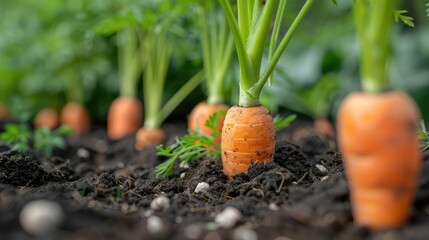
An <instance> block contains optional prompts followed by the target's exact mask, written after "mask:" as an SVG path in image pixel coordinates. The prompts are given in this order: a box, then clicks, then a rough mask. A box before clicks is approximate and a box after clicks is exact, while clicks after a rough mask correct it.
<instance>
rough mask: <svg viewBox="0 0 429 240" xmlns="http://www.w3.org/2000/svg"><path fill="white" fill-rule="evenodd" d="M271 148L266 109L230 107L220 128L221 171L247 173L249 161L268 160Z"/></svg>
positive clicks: (272, 134)
mask: <svg viewBox="0 0 429 240" xmlns="http://www.w3.org/2000/svg"><path fill="white" fill-rule="evenodd" d="M274 147H275V132H274V123H273V119H272V117H271V115H270V112H269V111H268V109H266V108H265V107H263V106H257V107H246V108H244V107H238V106H233V107H231V108H230V109H229V110H228V112H227V114H226V117H225V121H224V125H223V129H222V142H221V148H222V163H223V170H224V173H225V174H226V175H227V176H228V178H231V177H232V176H234V175H236V174H238V173H242V172H247V170H248V168H249V166H250V164H252V163H268V162H271V161H272V157H273V154H274Z"/></svg>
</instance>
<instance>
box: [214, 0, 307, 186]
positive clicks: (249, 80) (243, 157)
mask: <svg viewBox="0 0 429 240" xmlns="http://www.w3.org/2000/svg"><path fill="white" fill-rule="evenodd" d="M219 2H220V5H221V7H222V9H223V11H224V13H225V16H226V19H227V22H228V25H229V27H230V30H231V32H232V35H233V39H234V42H235V47H236V51H237V55H238V60H239V66H240V93H239V102H238V106H234V107H232V108H230V110H228V112H227V114H226V117H225V122H224V126H223V129H222V140H221V148H222V149H221V151H222V163H223V169H224V172H225V174H226V175H227V176H228V177H229V178H231V177H232V176H233V175H235V174H237V173H240V172H247V169H248V167H249V166H250V164H251V163H253V162H263V163H266V162H269V161H271V158H272V156H273V154H274V142H275V136H274V123H273V120H272V118H271V116H270V112H269V111H268V110H267V109H266V108H265V107H263V106H262V105H260V102H259V97H260V94H261V91H262V88H263V87H264V85H265V84H266V82H267V81H268V79H269V78H270V76H272V72H273V70H274V67H275V66H276V64H277V62H278V60H279V59H280V56H281V55H282V53H283V52H284V50H285V48H286V46H287V45H288V43H289V42H290V40H291V38H292V36H293V34H294V33H295V31H296V29H297V27H298V26H299V24H300V23H301V21H302V20H303V18H304V16H305V15H306V13H307V12H308V10H309V9H310V7H311V6H312V4H313V3H314V0H307V1H305V4H304V5H303V7H302V9H301V10H300V12H299V13H298V15H297V16H296V18H295V19H294V21H293V22H292V24H291V25H290V27H289V29H288V31H287V32H286V34H285V35H284V36H283V38H282V39H281V41H279V43H278V40H279V39H278V37H279V35H280V29H281V23H282V22H283V14H284V13H285V12H286V1H285V0H281V1H260V0H250V1H249V0H237V11H238V20H237V18H236V17H235V15H234V11H233V8H232V6H231V3H230V2H229V1H228V0H220V1H219ZM273 19H274V22H273ZM272 23H273V25H271V24H272ZM272 26H273V30H272V36H271V41H270V44H269V45H270V51H269V59H268V63H267V66H266V69H264V71H263V72H262V73H261V66H262V58H263V54H264V50H265V46H266V40H267V37H266V36H268V35H269V33H270V29H271V27H272Z"/></svg>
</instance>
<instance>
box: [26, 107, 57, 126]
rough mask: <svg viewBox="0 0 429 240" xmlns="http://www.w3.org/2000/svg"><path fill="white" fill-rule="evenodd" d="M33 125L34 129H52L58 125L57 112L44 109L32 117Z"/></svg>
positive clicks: (51, 109)
mask: <svg viewBox="0 0 429 240" xmlns="http://www.w3.org/2000/svg"><path fill="white" fill-rule="evenodd" d="M33 124H34V126H35V127H36V128H40V127H47V128H50V129H54V128H57V127H58V126H59V125H60V117H59V116H58V112H57V110H55V109H53V108H44V109H42V110H41V111H40V112H38V113H37V115H36V116H35V117H34V120H33Z"/></svg>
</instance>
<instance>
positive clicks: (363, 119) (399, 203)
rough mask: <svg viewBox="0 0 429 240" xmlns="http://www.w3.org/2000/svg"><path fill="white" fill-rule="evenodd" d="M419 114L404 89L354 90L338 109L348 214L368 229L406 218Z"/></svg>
mask: <svg viewBox="0 0 429 240" xmlns="http://www.w3.org/2000/svg"><path fill="white" fill-rule="evenodd" d="M418 119H419V113H418V110H417V107H416V106H415V104H414V102H413V101H412V100H411V99H410V98H409V97H408V96H407V95H405V94H404V93H401V92H387V93H382V94H378V95H374V94H365V93H353V94H351V95H349V96H348V97H347V98H346V99H345V101H344V102H343V105H342V106H341V108H340V110H339V115H338V140H339V146H340V149H341V151H342V153H343V157H344V163H345V168H346V174H347V178H348V181H349V186H350V195H351V201H352V205H353V216H354V219H355V222H356V223H357V224H359V225H366V226H368V227H369V228H371V229H381V228H391V227H400V226H402V225H403V224H405V223H406V222H407V219H408V216H409V211H410V206H411V204H412V201H413V195H414V191H415V187H416V181H417V176H418V172H419V169H420V162H421V153H420V150H419V142H418V140H417V136H416V133H417V129H416V128H417V123H418Z"/></svg>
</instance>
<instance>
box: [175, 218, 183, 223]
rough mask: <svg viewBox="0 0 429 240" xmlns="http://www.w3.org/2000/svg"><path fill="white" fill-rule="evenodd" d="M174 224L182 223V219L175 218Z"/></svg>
mask: <svg viewBox="0 0 429 240" xmlns="http://www.w3.org/2000/svg"><path fill="white" fill-rule="evenodd" d="M175 220H176V223H181V222H183V218H182V217H176V219H175Z"/></svg>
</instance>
